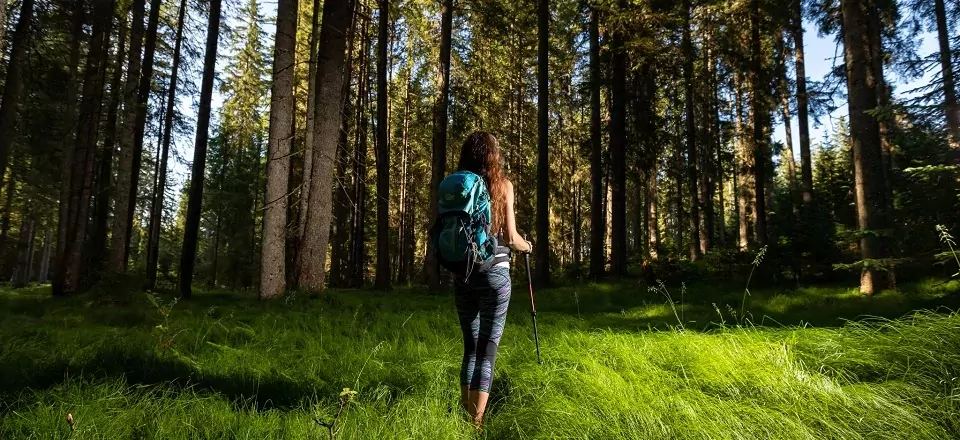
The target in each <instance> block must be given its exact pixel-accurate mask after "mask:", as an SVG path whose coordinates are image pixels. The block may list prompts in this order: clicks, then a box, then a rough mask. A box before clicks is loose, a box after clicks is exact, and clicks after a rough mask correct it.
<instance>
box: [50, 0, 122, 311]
mask: <svg viewBox="0 0 960 440" xmlns="http://www.w3.org/2000/svg"><path fill="white" fill-rule="evenodd" d="M93 6H94V9H93V18H94V21H93V29H92V33H91V38H90V45H89V47H88V49H87V62H86V66H85V68H84V81H83V94H82V96H83V98H82V101H81V105H80V115H79V118H78V121H77V138H76V146H75V148H74V151H73V161H72V171H71V174H70V199H69V203H68V207H69V208H68V214H69V215H68V219H67V220H68V222H67V223H66V224H61V225H60V228H62V229H65V231H66V232H65V233H64V236H65V237H66V242H65V245H64V246H63V251H62V253H60V254H58V255H57V265H56V274H55V276H54V280H53V295H54V296H65V295H70V294H73V293H76V292H78V291H79V290H80V288H81V286H80V274H81V272H82V270H83V267H82V264H83V260H82V252H83V243H84V240H85V238H86V229H87V220H88V219H87V212H88V211H89V207H90V197H91V194H92V190H93V188H92V187H93V166H94V159H95V153H96V150H97V135H98V132H99V128H100V121H101V115H100V112H101V110H102V106H103V83H104V79H105V78H104V77H105V75H106V58H107V54H108V53H109V47H110V45H109V41H110V28H111V25H112V23H113V6H114V3H113V1H112V0H94V5H93Z"/></svg>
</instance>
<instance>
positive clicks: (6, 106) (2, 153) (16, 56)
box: [0, 0, 33, 180]
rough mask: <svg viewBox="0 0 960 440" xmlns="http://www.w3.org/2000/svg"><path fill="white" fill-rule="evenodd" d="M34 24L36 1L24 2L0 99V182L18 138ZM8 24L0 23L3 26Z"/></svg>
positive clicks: (21, 6)
mask: <svg viewBox="0 0 960 440" xmlns="http://www.w3.org/2000/svg"><path fill="white" fill-rule="evenodd" d="M31 21H33V0H23V3H21V4H20V18H19V19H18V20H17V27H16V28H15V29H14V31H13V47H12V48H11V50H10V62H9V63H7V77H6V79H5V80H4V83H3V97H2V100H0V180H2V178H3V175H4V174H6V172H7V160H8V158H9V156H10V147H11V146H12V145H13V140H14V138H16V137H17V108H18V107H19V103H20V88H21V87H20V85H21V83H22V82H23V67H24V64H25V63H26V58H27V47H28V46H29V45H30V22H31ZM5 25H6V22H2V21H0V27H3V26H5Z"/></svg>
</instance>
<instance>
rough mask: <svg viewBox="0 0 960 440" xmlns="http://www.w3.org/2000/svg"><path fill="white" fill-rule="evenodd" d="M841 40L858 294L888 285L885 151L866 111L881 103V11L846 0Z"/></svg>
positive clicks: (859, 1)
mask: <svg viewBox="0 0 960 440" xmlns="http://www.w3.org/2000/svg"><path fill="white" fill-rule="evenodd" d="M842 12H843V41H844V53H845V59H846V69H847V94H848V96H849V101H848V106H849V110H850V142H851V144H852V145H853V165H854V175H855V182H856V206H857V226H858V229H859V231H860V253H861V257H862V264H863V270H862V273H861V276H860V293H862V294H864V295H872V294H874V293H878V292H880V291H881V290H883V289H884V287H885V286H886V283H885V280H884V278H883V276H882V275H883V274H882V273H881V272H882V271H881V270H880V269H879V268H878V267H877V266H878V265H880V264H881V260H882V259H883V258H884V257H885V256H884V255H883V245H882V243H881V239H880V238H879V237H878V236H877V233H878V232H880V231H881V230H883V229H884V228H885V227H886V226H887V218H886V216H887V215H888V214H887V212H886V209H885V204H884V188H883V186H884V182H883V168H882V163H883V151H882V148H881V145H880V143H881V140H880V126H879V124H878V122H877V119H876V118H875V117H874V116H872V115H870V114H869V113H867V112H868V111H870V110H872V109H874V108H876V107H877V104H878V97H877V83H878V81H879V78H877V77H876V76H875V73H876V71H875V70H874V69H873V67H872V63H873V60H872V56H873V55H874V54H873V53H872V51H871V47H870V38H871V37H870V35H868V34H869V29H868V28H869V25H868V22H869V21H870V20H871V16H872V15H875V14H878V11H877V9H876V7H875V6H874V5H873V4H872V2H870V1H869V0H866V1H865V0H843V3H842Z"/></svg>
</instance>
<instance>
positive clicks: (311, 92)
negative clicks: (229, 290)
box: [294, 0, 349, 281]
mask: <svg viewBox="0 0 960 440" xmlns="http://www.w3.org/2000/svg"><path fill="white" fill-rule="evenodd" d="M320 14H321V11H320V0H313V17H312V20H313V21H312V23H311V24H310V68H309V69H308V73H307V126H306V128H305V129H304V142H303V181H302V182H301V185H300V210H299V211H298V212H299V218H298V219H297V240H298V241H299V240H302V239H303V233H304V229H306V227H307V223H306V219H307V211H308V210H309V209H310V203H309V202H310V181H311V175H310V173H311V172H312V171H313V144H314V142H313V136H314V135H315V134H316V132H315V128H316V120H317V92H316V90H317V50H318V48H317V42H318V41H319V40H320V38H319V37H320V35H319V33H320V30H319V29H318V28H317V27H318V26H319V23H320ZM348 72H349V71H348ZM348 74H349V73H348ZM294 266H296V265H294ZM294 271H295V272H296V271H297V270H296V268H295V269H294ZM294 281H296V280H294Z"/></svg>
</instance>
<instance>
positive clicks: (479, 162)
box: [457, 131, 507, 234]
mask: <svg viewBox="0 0 960 440" xmlns="http://www.w3.org/2000/svg"><path fill="white" fill-rule="evenodd" d="M457 168H458V170H460V171H470V172H472V173H476V174H478V175H480V176H481V177H483V180H484V183H486V184H487V189H488V190H489V191H490V201H491V203H490V211H491V216H492V217H493V218H492V219H491V223H492V225H491V228H490V229H491V230H492V231H493V233H494V234H499V233H500V229H501V227H502V226H503V224H504V223H505V218H506V215H507V191H506V183H507V179H506V177H505V176H504V175H503V171H502V170H501V167H500V143H499V142H497V138H496V137H494V136H493V135H492V134H490V133H487V132H485V131H475V132H473V133H471V134H470V136H467V139H466V140H465V141H464V142H463V147H462V148H461V149H460V164H459V165H458V167H457Z"/></svg>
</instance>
